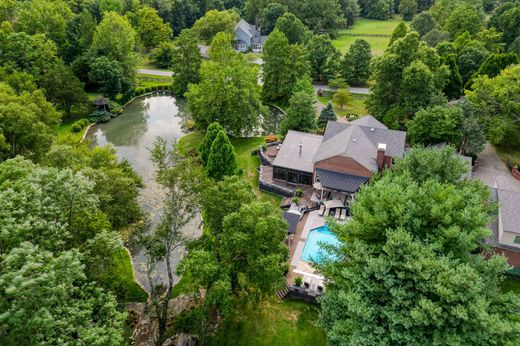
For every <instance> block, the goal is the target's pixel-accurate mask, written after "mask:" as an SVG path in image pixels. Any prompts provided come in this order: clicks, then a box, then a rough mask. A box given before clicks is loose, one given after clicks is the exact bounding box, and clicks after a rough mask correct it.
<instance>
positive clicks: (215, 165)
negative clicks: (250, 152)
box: [206, 130, 237, 180]
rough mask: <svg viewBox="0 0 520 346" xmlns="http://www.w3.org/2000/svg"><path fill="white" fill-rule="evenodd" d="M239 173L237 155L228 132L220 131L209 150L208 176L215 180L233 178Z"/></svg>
mask: <svg viewBox="0 0 520 346" xmlns="http://www.w3.org/2000/svg"><path fill="white" fill-rule="evenodd" d="M236 172H237V154H236V153H235V148H233V145H232V144H231V142H230V141H229V138H228V136H227V135H226V132H224V131H223V130H220V131H219V132H218V133H217V135H216V136H215V140H214V141H213V143H212V144H211V149H210V150H209V155H208V161H207V163H206V174H207V175H208V177H210V178H213V179H215V180H222V179H223V178H224V177H225V176H232V175H234V174H236Z"/></svg>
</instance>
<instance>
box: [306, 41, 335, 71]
mask: <svg viewBox="0 0 520 346" xmlns="http://www.w3.org/2000/svg"><path fill="white" fill-rule="evenodd" d="M307 49H308V50H309V62H310V66H311V77H312V78H313V79H314V80H317V81H324V80H328V79H331V78H334V77H335V76H336V74H337V72H338V71H337V70H338V62H339V60H340V53H339V51H338V50H337V49H336V48H335V47H334V46H333V45H332V41H331V40H330V38H329V36H327V35H314V36H312V37H311V39H310V40H309V42H307Z"/></svg>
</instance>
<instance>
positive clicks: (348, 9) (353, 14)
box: [339, 0, 359, 27]
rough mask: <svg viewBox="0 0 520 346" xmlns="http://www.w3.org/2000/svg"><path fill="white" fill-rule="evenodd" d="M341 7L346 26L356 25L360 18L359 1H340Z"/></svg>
mask: <svg viewBox="0 0 520 346" xmlns="http://www.w3.org/2000/svg"><path fill="white" fill-rule="evenodd" d="M339 6H340V7H341V10H342V11H343V16H344V17H345V22H346V26H347V27H350V26H352V25H354V23H355V22H356V20H357V18H358V16H359V4H358V1H357V0H339Z"/></svg>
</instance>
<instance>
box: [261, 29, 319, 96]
mask: <svg viewBox="0 0 520 346" xmlns="http://www.w3.org/2000/svg"><path fill="white" fill-rule="evenodd" d="M262 51H263V60H264V65H263V68H262V72H263V78H262V79H263V86H262V97H263V99H264V100H265V101H267V102H274V103H280V104H287V102H288V101H289V98H290V97H291V96H292V93H293V90H294V85H295V84H296V81H297V79H298V78H299V77H300V76H303V75H306V74H308V72H309V63H308V59H307V54H306V51H305V48H304V47H303V46H297V45H290V44H289V41H288V40H287V38H286V37H285V35H284V34H283V33H282V32H280V31H278V29H275V30H274V31H273V32H272V33H271V35H269V37H268V39H267V41H266V42H265V45H264V47H263V49H262Z"/></svg>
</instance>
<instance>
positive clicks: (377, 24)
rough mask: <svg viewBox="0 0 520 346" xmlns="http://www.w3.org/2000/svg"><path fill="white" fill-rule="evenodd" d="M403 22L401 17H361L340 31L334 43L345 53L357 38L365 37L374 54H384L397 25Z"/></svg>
mask: <svg viewBox="0 0 520 346" xmlns="http://www.w3.org/2000/svg"><path fill="white" fill-rule="evenodd" d="M400 22H401V19H400V18H397V17H396V18H392V19H389V20H375V19H365V18H359V19H358V20H357V21H356V24H354V26H353V27H351V28H348V29H343V30H340V31H339V36H338V37H337V38H336V39H335V40H333V41H332V44H333V45H334V46H335V47H336V48H338V49H339V50H340V51H341V52H342V53H344V52H345V51H346V50H347V49H348V48H349V47H350V45H351V44H352V43H354V41H356V39H358V38H359V39H364V40H365V41H367V42H368V43H369V44H370V47H371V48H372V54H374V55H383V53H384V51H385V49H386V47H387V46H388V42H390V36H391V35H392V32H393V31H394V29H395V27H396V26H397V25H398V24H399V23H400ZM351 35H388V36H387V37H373V36H351Z"/></svg>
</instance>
